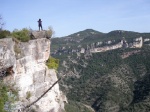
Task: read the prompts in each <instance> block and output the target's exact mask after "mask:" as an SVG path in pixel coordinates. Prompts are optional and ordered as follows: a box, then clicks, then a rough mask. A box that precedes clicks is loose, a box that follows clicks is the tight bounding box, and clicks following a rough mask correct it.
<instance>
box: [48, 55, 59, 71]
mask: <svg viewBox="0 0 150 112" xmlns="http://www.w3.org/2000/svg"><path fill="white" fill-rule="evenodd" d="M46 65H47V66H48V68H49V69H56V70H57V69H58V66H59V60H58V59H55V58H53V57H50V58H49V59H48V60H47V62H46Z"/></svg>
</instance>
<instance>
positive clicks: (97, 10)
mask: <svg viewBox="0 0 150 112" xmlns="http://www.w3.org/2000/svg"><path fill="white" fill-rule="evenodd" d="M0 15H1V16H2V17H3V21H4V22H5V23H6V24H5V26H4V29H7V30H10V31H13V30H14V29H22V28H29V27H30V28H31V29H33V30H38V24H37V21H38V19H39V18H41V19H42V21H43V28H44V29H48V27H49V26H51V27H52V28H53V30H54V31H55V37H61V36H67V35H70V34H72V33H76V32H78V31H82V30H85V29H94V30H97V31H100V32H104V33H107V32H110V31H112V30H127V31H136V32H150V0H0Z"/></svg>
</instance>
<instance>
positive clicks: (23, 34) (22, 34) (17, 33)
mask: <svg viewBox="0 0 150 112" xmlns="http://www.w3.org/2000/svg"><path fill="white" fill-rule="evenodd" d="M29 33H30V32H29V30H28V29H26V28H23V29H22V30H14V31H13V32H12V36H13V37H15V38H17V39H18V40H20V41H22V42H27V41H29V40H30V35H29Z"/></svg>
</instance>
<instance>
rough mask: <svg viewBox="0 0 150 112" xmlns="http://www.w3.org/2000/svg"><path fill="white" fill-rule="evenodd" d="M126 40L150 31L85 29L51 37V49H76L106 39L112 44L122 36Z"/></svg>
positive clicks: (54, 50) (145, 34)
mask: <svg viewBox="0 0 150 112" xmlns="http://www.w3.org/2000/svg"><path fill="white" fill-rule="evenodd" d="M123 37H124V38H125V39H126V40H127V41H128V42H132V41H133V39H134V38H138V37H143V39H145V38H150V33H138V32H132V31H122V30H115V31H111V32H109V33H102V32H98V31H95V30H93V29H86V30H83V31H79V32H77V33H74V34H71V35H69V36H65V37H61V38H52V44H51V51H52V53H53V52H56V51H58V50H60V49H77V48H79V47H83V48H86V47H87V45H91V44H92V43H93V44H95V43H97V42H103V44H102V45H101V46H104V45H105V43H107V42H108V41H113V44H115V43H117V42H119V41H120V40H121V39H122V38H123Z"/></svg>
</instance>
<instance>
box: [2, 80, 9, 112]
mask: <svg viewBox="0 0 150 112" xmlns="http://www.w3.org/2000/svg"><path fill="white" fill-rule="evenodd" d="M7 92H8V90H7V87H6V86H5V85H4V84H3V83H1V82H0V112H5V111H4V104H5V102H6V101H8V95H7Z"/></svg>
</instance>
